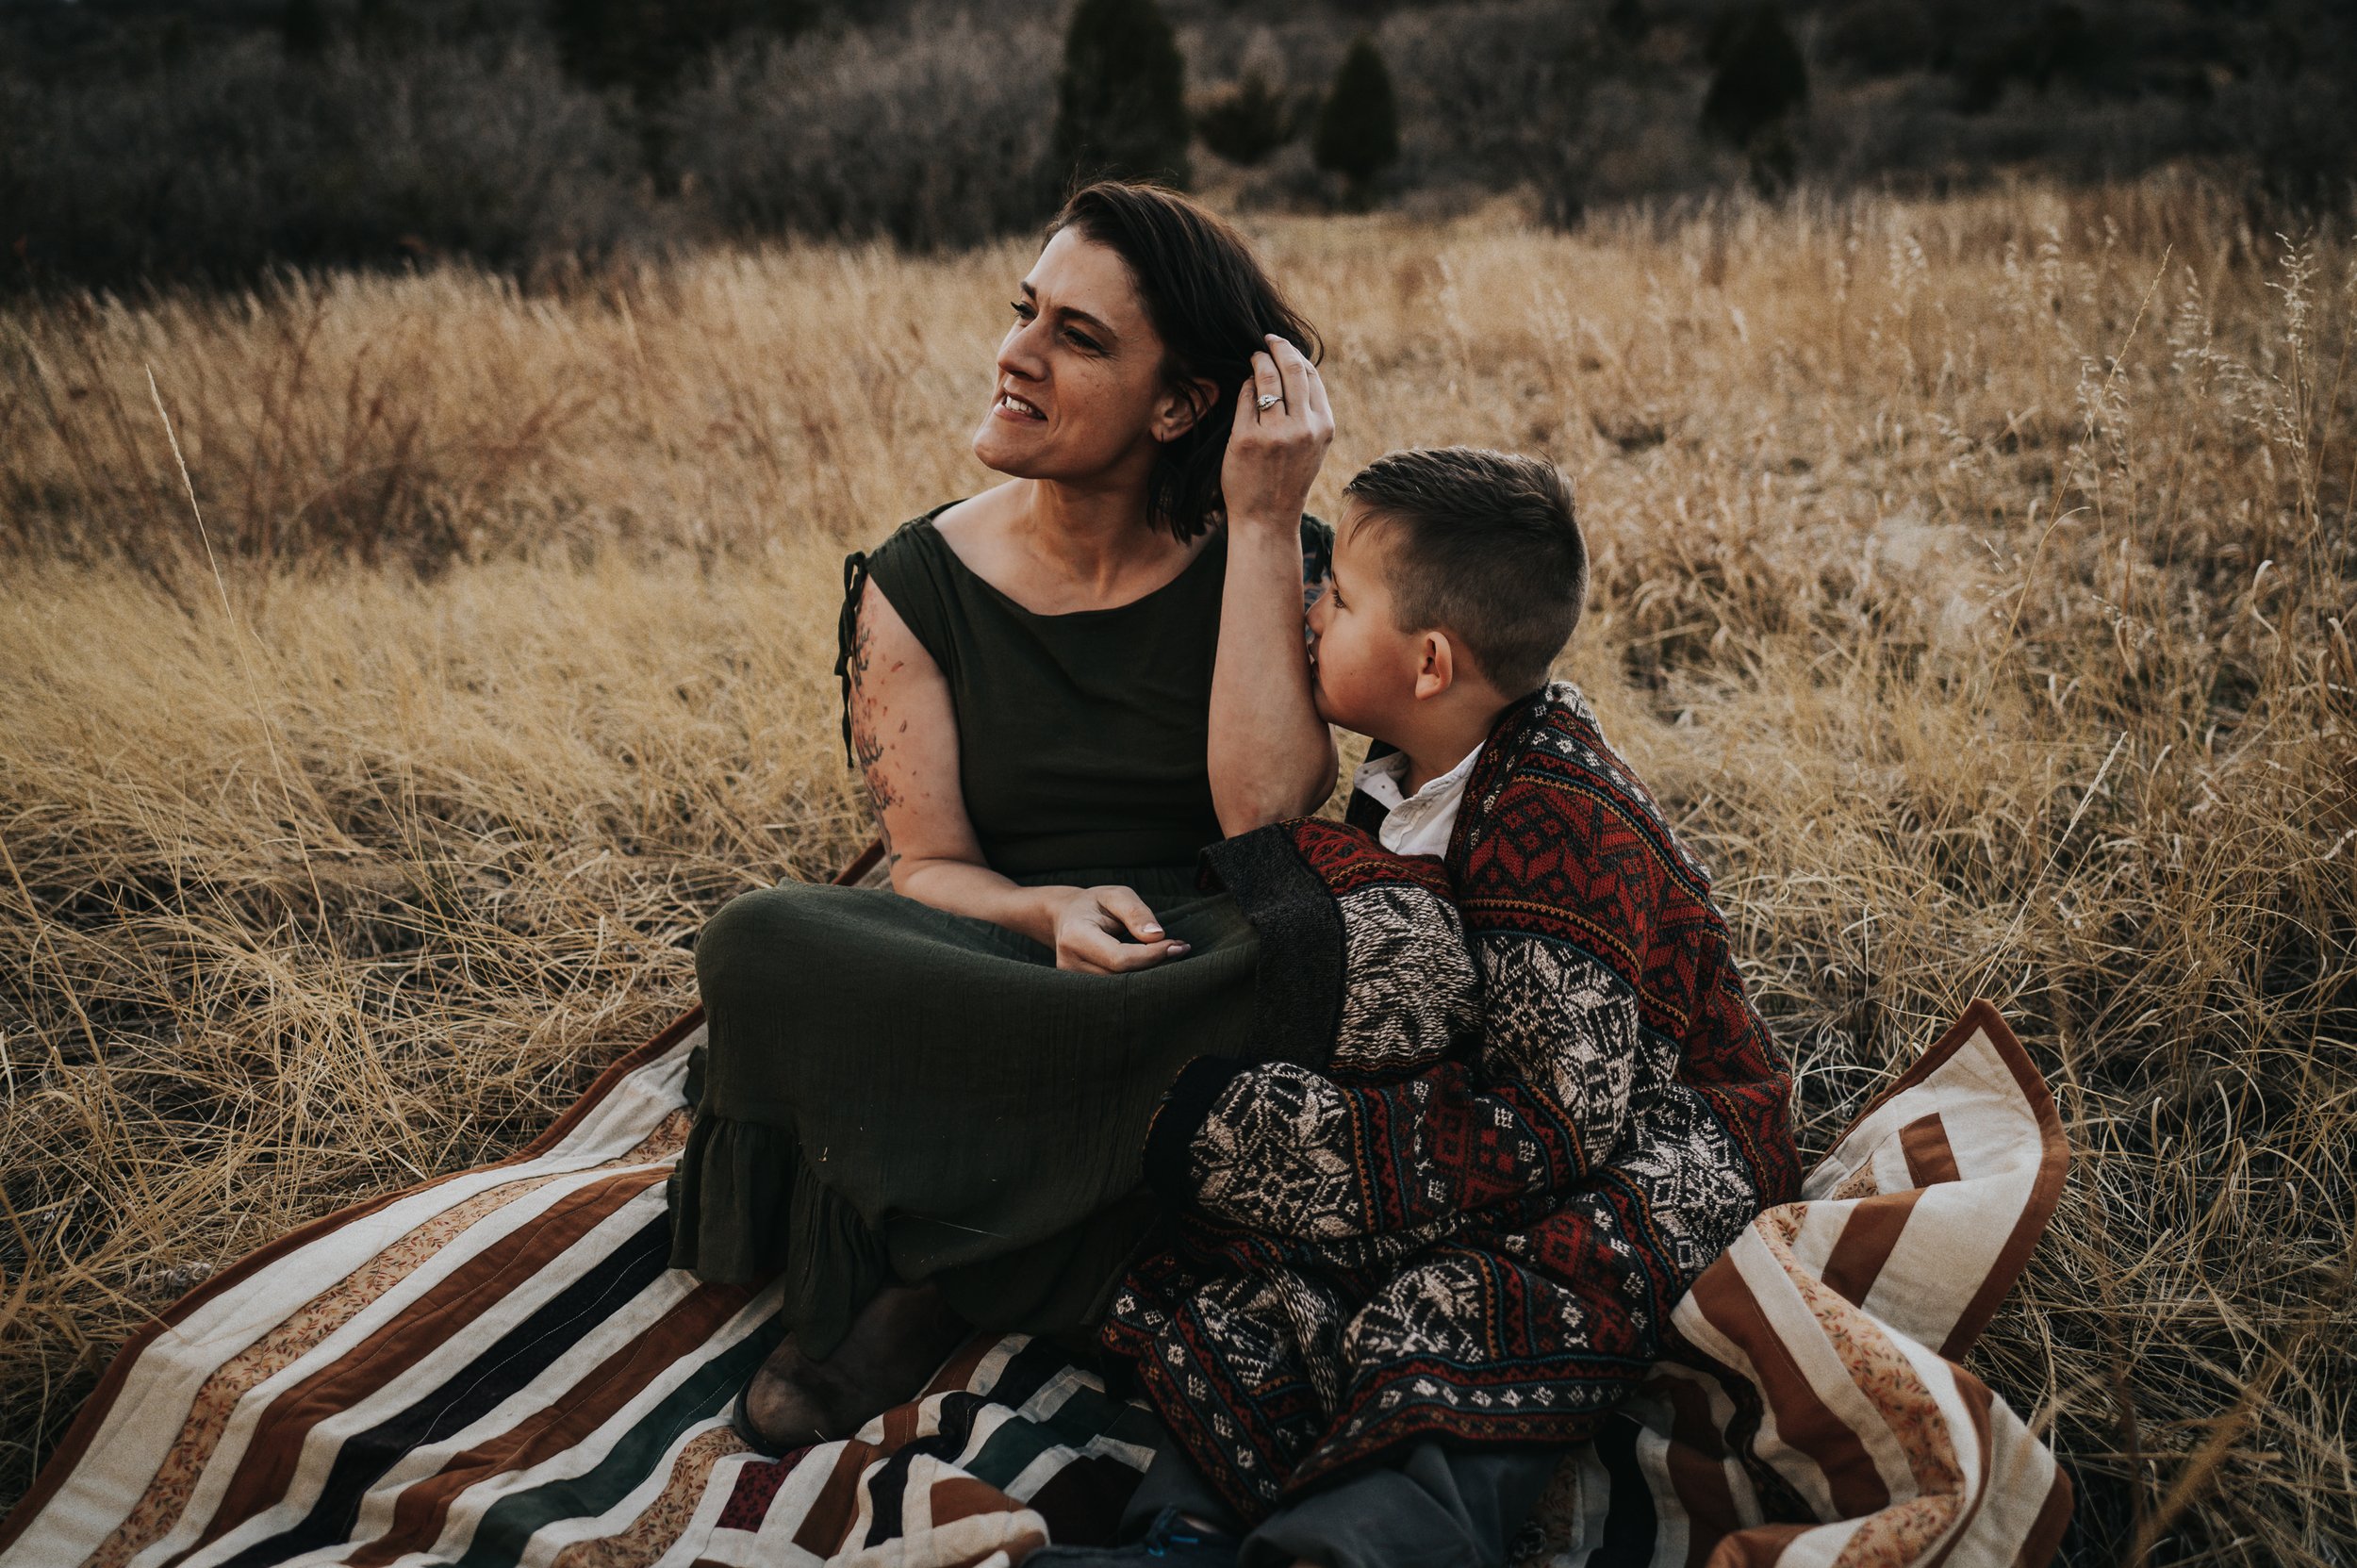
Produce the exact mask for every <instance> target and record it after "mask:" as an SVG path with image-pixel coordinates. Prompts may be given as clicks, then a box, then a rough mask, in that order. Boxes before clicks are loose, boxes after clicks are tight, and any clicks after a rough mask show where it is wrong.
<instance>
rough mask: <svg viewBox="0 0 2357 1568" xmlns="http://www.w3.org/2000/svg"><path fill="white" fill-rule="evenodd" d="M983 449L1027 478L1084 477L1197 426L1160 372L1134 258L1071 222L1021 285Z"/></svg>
mask: <svg viewBox="0 0 2357 1568" xmlns="http://www.w3.org/2000/svg"><path fill="white" fill-rule="evenodd" d="M1011 303H1012V305H1013V306H1014V321H1013V322H1010V323H1009V324H1008V327H1007V336H1006V338H1005V339H1004V340H1003V341H1002V342H1000V343H999V345H998V361H997V375H996V376H994V377H993V379H992V385H991V402H990V407H989V409H988V411H986V412H985V413H984V414H983V416H982V422H981V425H980V426H979V427H977V428H976V430H975V432H974V455H975V456H977V457H979V458H981V460H982V462H983V463H984V464H985V465H987V466H988V467H990V468H992V469H995V470H997V471H998V472H1000V473H1007V474H1014V475H1015V476H1016V477H1018V478H1023V479H1063V480H1081V479H1087V478H1092V477H1095V476H1096V475H1100V474H1104V473H1106V472H1108V471H1109V470H1114V469H1117V468H1119V467H1121V466H1122V465H1123V464H1124V463H1131V464H1134V465H1136V466H1137V468H1138V470H1139V476H1140V482H1141V483H1143V479H1144V474H1145V472H1146V470H1148V469H1150V468H1151V467H1152V466H1153V458H1154V453H1155V449H1156V448H1157V447H1158V446H1159V445H1160V444H1161V443H1162V442H1164V441H1168V440H1171V439H1173V438H1175V437H1178V436H1179V435H1181V434H1183V433H1184V432H1185V431H1186V429H1187V427H1188V426H1189V425H1191V424H1193V423H1194V422H1195V417H1194V412H1193V410H1192V409H1191V408H1190V407H1189V406H1188V404H1187V402H1186V400H1185V399H1184V398H1182V397H1180V396H1179V395H1178V393H1176V392H1174V391H1173V390H1171V388H1169V387H1168V386H1167V385H1166V384H1165V381H1164V377H1163V374H1162V337H1161V335H1160V334H1158V333H1157V332H1155V330H1154V327H1153V323H1152V322H1149V321H1147V320H1146V306H1145V304H1144V302H1143V301H1141V300H1140V299H1139V298H1138V291H1137V286H1136V285H1135V284H1134V283H1132V282H1131V281H1130V277H1129V264H1128V263H1127V262H1125V261H1123V260H1122V259H1121V257H1120V256H1118V255H1116V254H1115V253H1114V252H1113V251H1112V250H1110V249H1108V248H1107V247H1106V246H1103V245H1100V244H1097V243H1096V241H1095V240H1092V239H1088V238H1086V237H1085V236H1083V235H1082V234H1081V233H1080V231H1079V230H1078V229H1070V228H1067V229H1063V230H1062V231H1060V232H1059V233H1058V234H1057V235H1056V236H1055V237H1054V238H1053V239H1049V240H1048V241H1047V249H1045V250H1043V251H1041V252H1040V253H1039V259H1038V260H1037V261H1035V262H1033V263H1032V264H1031V270H1030V273H1029V274H1028V275H1026V276H1025V277H1024V279H1023V281H1022V284H1021V285H1020V287H1019V289H1018V290H1017V292H1016V295H1015V297H1014V300H1013V301H1012V302H1011Z"/></svg>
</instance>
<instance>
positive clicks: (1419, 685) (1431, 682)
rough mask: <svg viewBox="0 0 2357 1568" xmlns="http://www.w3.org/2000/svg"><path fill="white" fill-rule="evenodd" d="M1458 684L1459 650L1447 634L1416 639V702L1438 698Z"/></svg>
mask: <svg viewBox="0 0 2357 1568" xmlns="http://www.w3.org/2000/svg"><path fill="white" fill-rule="evenodd" d="M1456 684H1457V650H1456V649H1454V648H1452V647H1450V646H1449V640H1448V634H1447V633H1446V632H1426V633H1425V634H1424V635H1421V636H1419V637H1418V638H1417V639H1416V701H1419V702H1421V701H1424V700H1425V699H1426V698H1427V697H1438V696H1440V695H1441V693H1442V692H1444V691H1446V690H1447V689H1448V688H1449V687H1451V686H1453V685H1456Z"/></svg>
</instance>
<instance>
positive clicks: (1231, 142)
mask: <svg viewBox="0 0 2357 1568" xmlns="http://www.w3.org/2000/svg"><path fill="white" fill-rule="evenodd" d="M1300 128H1301V127H1300V124H1299V121H1298V118H1297V117H1296V116H1295V115H1294V112H1293V107H1292V106H1291V105H1289V104H1288V103H1287V102H1286V101H1285V95H1284V94H1283V93H1282V92H1279V91H1277V90H1276V89H1275V88H1272V87H1271V86H1269V82H1268V77H1267V76H1265V75H1263V74H1261V72H1260V71H1258V70H1248V71H1246V72H1245V73H1244V76H1243V78H1242V79H1241V80H1239V81H1238V82H1237V83H1236V84H1235V85H1234V86H1233V87H1230V88H1228V90H1227V91H1224V92H1222V93H1220V95H1219V96H1218V97H1216V98H1214V99H1212V100H1211V103H1209V104H1207V105H1205V106H1204V107H1203V110H1202V112H1201V113H1199V114H1197V115H1196V116H1195V134H1197V135H1198V136H1200V137H1202V138H1203V145H1205V146H1206V147H1209V148H1210V149H1211V151H1213V152H1215V153H1217V154H1218V155H1219V156H1220V157H1224V158H1226V159H1227V160H1228V162H1230V163H1239V164H1242V165H1243V166H1244V167H1245V168H1247V169H1251V168H1255V167H1257V166H1259V165H1260V164H1261V163H1263V162H1265V161H1267V158H1268V156H1269V155H1270V154H1271V153H1274V152H1275V151H1277V148H1279V147H1282V146H1283V145H1284V144H1285V143H1286V142H1288V141H1291V140H1293V139H1294V133H1295V132H1296V131H1298V130H1299V129H1300Z"/></svg>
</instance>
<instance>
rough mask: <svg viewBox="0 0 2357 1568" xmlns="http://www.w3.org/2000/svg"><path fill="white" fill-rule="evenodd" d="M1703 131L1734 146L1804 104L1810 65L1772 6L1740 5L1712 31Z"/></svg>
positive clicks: (1720, 20) (1782, 17)
mask: <svg viewBox="0 0 2357 1568" xmlns="http://www.w3.org/2000/svg"><path fill="white" fill-rule="evenodd" d="M1707 54H1708V58H1709V60H1710V63H1711V65H1712V67H1713V68H1714V69H1713V72H1712V74H1711V78H1710V91H1708V92H1707V93H1706V95H1705V96H1704V98H1703V128H1704V129H1705V130H1706V131H1708V132H1710V133H1711V134H1712V135H1714V136H1716V137H1719V138H1720V139H1721V140H1724V141H1727V142H1729V143H1731V144H1733V145H1735V146H1738V147H1741V146H1744V145H1747V144H1748V143H1749V142H1750V141H1751V140H1752V138H1753V137H1755V136H1756V135H1757V134H1759V132H1761V131H1762V130H1765V129H1767V128H1768V127H1769V126H1771V125H1772V124H1775V123H1776V122H1777V121H1780V120H1782V119H1784V118H1785V116H1787V115H1788V114H1790V113H1791V112H1792V111H1793V110H1794V109H1796V108H1799V107H1801V106H1802V105H1803V104H1805V103H1806V102H1808V62H1807V61H1806V60H1804V59H1803V58H1801V46H1800V45H1799V44H1797V43H1795V42H1793V41H1792V33H1791V31H1790V29H1788V27H1786V26H1785V25H1784V15H1783V13H1782V12H1781V11H1779V10H1778V9H1777V8H1775V7H1774V6H1773V5H1743V6H1739V7H1736V8H1733V9H1731V10H1729V11H1727V12H1725V13H1724V14H1722V16H1721V17H1720V18H1719V22H1718V25H1716V26H1714V27H1713V28H1712V29H1711V35H1710V44H1709V48H1708V51H1707Z"/></svg>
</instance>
